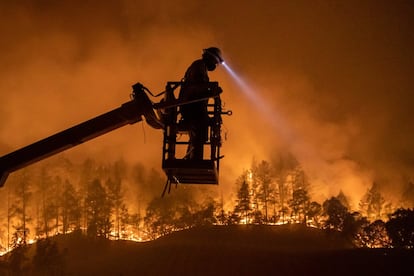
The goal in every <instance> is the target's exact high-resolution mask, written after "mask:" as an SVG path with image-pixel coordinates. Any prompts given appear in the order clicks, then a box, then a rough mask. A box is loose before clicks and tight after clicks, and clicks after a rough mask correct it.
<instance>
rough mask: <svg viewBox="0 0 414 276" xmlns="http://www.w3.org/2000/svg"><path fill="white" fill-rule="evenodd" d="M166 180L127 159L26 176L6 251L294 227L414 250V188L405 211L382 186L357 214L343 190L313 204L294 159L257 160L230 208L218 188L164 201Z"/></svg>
mask: <svg viewBox="0 0 414 276" xmlns="http://www.w3.org/2000/svg"><path fill="white" fill-rule="evenodd" d="M164 181H165V180H164V178H163V176H162V175H160V174H159V173H158V172H157V171H155V170H152V169H147V168H145V167H144V166H143V165H142V164H135V165H129V164H127V163H126V162H125V161H123V160H117V161H115V162H109V163H102V162H97V161H95V160H92V159H87V160H84V161H83V162H82V163H80V164H74V163H72V162H71V161H70V160H68V159H66V158H64V157H60V158H56V159H53V160H52V161H50V162H46V163H42V164H40V165H38V166H32V167H30V168H26V169H23V170H21V171H18V172H16V173H15V174H14V175H13V177H11V178H10V179H9V183H7V185H6V188H3V192H2V193H1V195H0V197H1V199H2V202H4V203H7V206H3V210H2V211H3V213H4V215H3V218H4V219H3V222H2V229H1V231H0V237H1V240H0V241H1V245H2V247H3V250H6V249H11V248H18V247H20V246H24V245H26V244H27V243H29V242H30V240H39V239H42V238H47V237H50V236H53V235H56V234H66V233H69V232H74V231H79V232H82V233H83V234H84V235H87V236H89V237H94V238H95V237H100V238H106V239H109V238H111V239H138V238H143V239H146V240H148V239H155V238H157V237H159V236H162V235H166V234H168V233H171V232H172V231H176V230H180V229H186V228H190V227H195V226H203V225H211V224H222V225H230V224H284V223H303V224H306V225H308V226H311V227H318V228H321V229H325V230H326V231H328V232H329V231H336V232H340V233H342V234H343V235H344V236H345V237H346V238H348V239H350V241H352V242H353V243H354V244H355V246H358V247H390V246H392V247H408V248H411V247H412V246H413V242H414V236H413V235H412V233H414V226H413V225H412V221H414V220H413V210H412V209H410V208H412V206H414V185H413V183H408V184H407V185H406V189H405V191H404V193H403V196H402V199H401V208H395V207H393V206H391V203H389V202H388V201H387V200H386V198H385V197H384V196H383V194H382V192H381V189H380V185H379V184H378V183H375V182H374V183H372V186H371V187H370V188H369V189H368V190H367V191H366V193H365V195H364V196H363V198H362V199H361V200H360V203H359V206H358V210H353V209H352V208H351V206H350V204H349V202H348V198H347V196H346V195H345V194H344V193H343V192H339V194H338V195H337V196H334V197H331V198H329V199H327V200H325V201H324V202H322V203H319V202H316V201H314V200H312V198H311V195H310V193H311V191H312V183H310V181H309V180H308V178H307V176H306V173H305V172H304V170H303V169H302V167H301V166H300V164H299V162H297V161H296V159H295V158H294V157H292V156H290V155H289V156H287V157H286V156H285V157H283V158H280V159H279V160H276V161H275V160H273V161H272V162H269V161H265V160H263V161H260V162H252V165H251V167H250V168H249V169H246V170H244V171H243V172H241V174H240V176H239V177H238V178H237V179H236V180H235V182H234V191H235V193H234V194H235V195H234V197H233V199H232V200H231V202H230V204H229V202H224V200H223V199H222V198H220V195H218V193H217V190H216V189H214V188H213V189H209V188H204V187H199V186H198V187H196V188H194V189H193V188H190V187H185V186H184V187H181V186H180V187H179V188H178V189H176V190H173V192H172V194H171V195H168V196H166V197H164V198H161V197H160V192H161V189H162V187H163V185H164ZM131 187H135V188H131ZM127 197H128V200H127ZM131 202H135V204H132V205H131ZM229 206H230V207H229ZM407 206H408V208H407ZM402 207H404V208H402ZM141 208H142V210H143V212H141ZM410 222H411V223H410Z"/></svg>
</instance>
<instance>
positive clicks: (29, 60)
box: [0, 0, 414, 202]
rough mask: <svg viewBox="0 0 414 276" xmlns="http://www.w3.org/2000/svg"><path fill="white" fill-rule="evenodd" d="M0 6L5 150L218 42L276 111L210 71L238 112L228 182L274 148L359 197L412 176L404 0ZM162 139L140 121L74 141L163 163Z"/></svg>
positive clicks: (110, 104) (82, 150)
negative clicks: (262, 107) (266, 110)
mask: <svg viewBox="0 0 414 276" xmlns="http://www.w3.org/2000/svg"><path fill="white" fill-rule="evenodd" d="M227 2H228V3H227ZM0 18H1V19H0V21H1V24H0V31H1V33H2V36H1V38H0V40H1V43H0V51H1V53H2V54H1V55H0V63H1V67H0V101H1V108H0V116H1V124H0V154H6V153H8V152H10V151H12V150H15V149H17V148H19V147H21V146H24V145H27V144H29V143H32V142H34V141H36V140H38V139H42V138H44V137H46V136H49V135H51V134H53V133H55V132H58V131H61V130H63V129H65V128H67V127H70V126H73V125H75V124H78V123H80V122H82V121H84V120H87V119H90V118H93V117H95V116H97V115H100V114H101V113H104V112H107V111H109V110H111V109H113V108H116V107H118V106H120V105H121V104H122V103H124V102H126V101H128V100H129V93H130V91H131V85H132V84H134V83H135V82H141V83H143V84H144V85H145V86H147V87H148V88H150V89H151V90H152V91H155V92H160V91H162V90H163V89H164V86H165V84H166V82H167V81H175V80H180V79H181V78H182V76H183V74H184V72H185V70H186V68H187V66H188V65H189V64H190V63H191V62H192V61H193V60H194V59H197V58H199V56H200V55H201V49H203V48H205V47H209V46H218V47H220V48H221V49H222V50H223V53H224V57H225V59H226V62H227V63H228V64H231V65H232V68H234V69H235V70H236V71H237V72H238V73H239V75H240V76H241V77H242V78H243V79H244V80H245V81H246V82H247V83H249V85H250V86H251V87H252V88H253V89H254V93H257V95H259V96H260V97H262V98H263V99H264V100H265V101H266V102H267V103H268V104H269V106H270V108H271V109H272V110H274V114H275V115H277V116H278V117H280V118H282V119H283V122H284V123H283V125H280V126H279V127H275V124H272V123H271V121H272V119H273V118H269V116H268V118H264V116H263V114H261V112H260V111H259V110H257V108H256V107H255V106H254V105H253V104H252V102H250V101H249V99H248V98H246V97H244V96H243V94H242V93H240V91H239V88H238V87H237V85H236V84H235V83H234V81H233V80H232V79H231V77H230V76H229V75H228V74H227V73H226V72H225V70H223V69H222V68H218V69H217V70H216V71H215V72H212V73H211V74H210V78H211V79H212V80H217V81H219V82H220V85H221V86H222V88H223V90H224V93H223V100H224V102H225V103H226V107H227V108H228V109H232V110H233V114H234V115H233V116H232V117H225V118H224V119H225V129H226V131H227V134H228V135H227V137H228V139H227V141H226V142H225V144H224V146H223V153H224V154H225V156H226V158H225V159H223V162H222V167H221V172H220V173H221V176H220V177H221V182H222V184H221V185H220V189H222V190H223V191H224V192H228V190H229V189H228V187H230V186H231V185H232V184H233V183H234V181H235V179H236V178H237V176H238V175H239V174H240V173H241V170H242V169H243V168H245V169H246V168H248V167H249V166H250V164H251V161H252V158H253V157H254V158H256V159H271V158H273V155H275V154H277V153H278V152H281V151H284V152H291V153H292V154H294V155H295V157H296V158H297V159H298V161H299V162H300V163H301V164H302V166H303V168H304V169H305V171H306V173H307V174H308V175H309V178H310V180H311V181H312V183H313V185H314V196H315V197H316V199H325V198H326V197H328V196H331V195H336V194H337V193H338V192H339V190H341V189H342V190H343V191H344V192H345V193H346V194H349V195H351V196H352V197H353V198H355V199H354V201H355V202H356V201H357V200H358V199H359V197H360V196H361V195H362V194H363V193H364V192H365V191H366V189H367V188H368V187H369V186H370V185H371V184H372V182H373V181H378V182H379V183H380V185H381V186H382V187H383V189H384V190H386V191H394V192H395V193H396V194H398V192H400V189H401V188H402V185H403V184H404V183H406V182H407V181H410V180H411V181H412V180H413V167H414V157H413V156H414V145H413V143H414V142H413V141H414V132H413V131H412V126H413V125H414V122H413V118H414V117H413V112H414V111H413V109H412V105H413V102H414V101H413V96H412V95H413V93H412V91H413V87H414V82H413V79H412V68H413V65H414V57H413V53H412V49H413V46H414V45H413V44H414V42H413V40H414V37H413V34H412V26H413V23H414V22H413V20H414V19H413V18H414V5H413V3H411V2H410V1H393V2H392V3H391V2H389V1H364V2H362V3H361V1H346V2H343V3H342V2H339V3H338V2H326V1H312V3H309V2H308V1H295V2H294V3H290V2H285V1H270V0H266V1H265V0H259V1H255V2H254V4H252V3H250V2H244V1H241V3H237V4H234V3H233V1H217V0H212V1H208V2H205V1H189V0H180V1H166V0H165V1H156V3H155V2H154V1H149V0H144V1H127V0H124V1H111V0H110V1H48V0H43V1H40V0H39V1H35V0H33V1H13V2H12V3H10V2H6V3H1V4H0ZM286 131H287V132H286ZM285 133H289V135H290V136H289V137H286V135H285ZM161 143H162V133H161V132H159V131H156V130H153V129H151V128H149V127H148V126H146V125H145V124H144V125H139V124H136V125H133V126H128V127H125V128H122V129H119V130H117V131H114V132H112V133H109V134H107V135H105V136H102V137H99V138H97V139H96V140H94V141H90V142H88V143H86V144H84V145H81V146H79V147H77V148H74V149H71V150H69V152H68V154H70V155H71V157H72V158H84V157H85V155H90V156H94V157H95V158H106V159H107V158H114V159H115V158H118V157H121V156H122V157H124V158H125V159H126V160H127V161H131V162H134V161H142V162H144V163H145V164H147V165H148V166H150V167H155V168H159V167H160V158H161ZM396 187H397V188H396ZM399 187H400V188H399Z"/></svg>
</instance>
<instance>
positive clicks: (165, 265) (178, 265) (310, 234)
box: [0, 225, 414, 276]
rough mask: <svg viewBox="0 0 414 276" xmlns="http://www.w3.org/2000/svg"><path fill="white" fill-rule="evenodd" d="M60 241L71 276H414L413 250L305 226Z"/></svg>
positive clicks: (205, 229)
mask: <svg viewBox="0 0 414 276" xmlns="http://www.w3.org/2000/svg"><path fill="white" fill-rule="evenodd" d="M57 242H58V244H59V249H60V252H61V254H63V255H64V267H63V269H62V271H65V275H123V276H126V275H414V253H413V252H412V251H407V250H395V249H354V248H352V247H351V245H350V244H348V243H347V242H346V241H344V240H343V239H341V238H340V237H339V236H333V235H332V234H331V235H327V234H326V233H325V232H324V231H322V230H319V229H314V228H307V227H304V226H302V225H284V226H254V225H238V226H211V227H203V228H193V229H188V230H184V231H179V232H175V233H173V234H170V235H168V236H165V237H162V238H160V239H158V240H155V241H151V242H146V243H136V242H131V241H108V240H90V239H87V238H86V237H83V236H80V235H65V236H63V235H62V236H60V237H58V238H57ZM0 272H1V270H0Z"/></svg>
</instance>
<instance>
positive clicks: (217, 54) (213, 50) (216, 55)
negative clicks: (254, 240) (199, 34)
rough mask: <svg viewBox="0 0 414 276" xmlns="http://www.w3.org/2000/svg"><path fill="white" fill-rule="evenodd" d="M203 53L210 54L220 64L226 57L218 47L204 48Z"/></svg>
mask: <svg viewBox="0 0 414 276" xmlns="http://www.w3.org/2000/svg"><path fill="white" fill-rule="evenodd" d="M203 55H208V56H210V57H212V58H214V60H215V61H216V62H217V64H220V63H223V62H224V59H223V57H222V55H221V51H220V49H219V48H217V47H210V48H207V49H204V50H203Z"/></svg>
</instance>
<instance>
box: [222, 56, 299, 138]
mask: <svg viewBox="0 0 414 276" xmlns="http://www.w3.org/2000/svg"><path fill="white" fill-rule="evenodd" d="M222 65H223V67H224V68H225V69H226V71H227V72H228V73H229V75H230V76H231V77H232V78H233V80H234V81H235V83H236V84H237V86H238V87H239V88H240V91H241V92H242V93H243V94H244V95H245V96H246V97H247V99H248V100H249V101H250V102H251V103H252V104H253V106H254V107H255V109H256V111H257V112H258V113H260V114H261V115H262V117H263V119H264V120H266V121H268V122H269V123H270V124H271V126H272V127H273V128H274V129H275V130H276V131H277V132H278V134H280V135H282V136H283V138H284V139H286V140H287V141H289V140H290V139H292V138H293V133H292V128H290V127H289V126H288V124H287V122H286V121H285V120H284V119H283V118H282V116H281V115H280V114H279V113H278V112H277V111H276V110H274V109H272V107H271V105H270V104H269V103H268V101H266V100H265V99H264V98H263V97H262V96H261V95H260V93H257V92H256V91H254V89H252V88H251V87H250V86H249V85H248V84H247V83H246V82H245V81H244V79H243V78H241V77H240V76H239V75H238V74H237V73H236V72H235V71H234V70H233V69H232V68H231V67H230V66H229V65H228V64H227V63H225V62H223V63H222Z"/></svg>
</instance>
